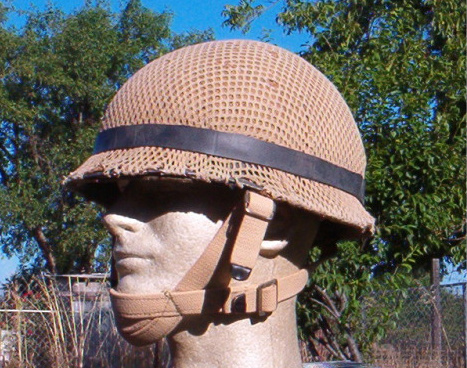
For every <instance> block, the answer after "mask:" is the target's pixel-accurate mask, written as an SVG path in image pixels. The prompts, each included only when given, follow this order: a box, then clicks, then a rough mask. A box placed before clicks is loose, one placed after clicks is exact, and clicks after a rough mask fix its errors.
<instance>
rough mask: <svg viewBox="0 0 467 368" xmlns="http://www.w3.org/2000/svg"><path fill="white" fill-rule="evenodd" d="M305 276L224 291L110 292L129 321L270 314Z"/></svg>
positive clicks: (301, 273) (296, 289)
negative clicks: (198, 315) (189, 316)
mask: <svg viewBox="0 0 467 368" xmlns="http://www.w3.org/2000/svg"><path fill="white" fill-rule="evenodd" d="M307 280H308V272H307V271H306V270H300V271H298V272H296V273H294V274H292V275H289V276H286V277H283V278H280V279H274V280H270V281H268V282H266V283H263V284H261V285H247V286H237V287H232V288H227V289H215V290H193V291H182V292H180V291H173V292H169V291H167V292H165V293H159V294H153V295H147V294H122V293H119V292H117V291H115V290H113V289H111V290H110V295H111V298H112V306H113V308H114V310H116V311H118V313H119V315H120V316H122V317H125V318H128V319H142V318H146V317H149V318H157V317H176V316H180V315H193V314H201V313H224V314H231V313H248V314H252V313H258V314H259V315H264V314H266V313H272V312H273V311H274V310H275V309H276V308H277V304H278V303H280V302H282V301H284V300H287V299H290V298H292V297H293V296H295V295H297V294H298V293H299V292H300V291H301V290H302V289H303V288H304V287H305V285H306V282H307Z"/></svg>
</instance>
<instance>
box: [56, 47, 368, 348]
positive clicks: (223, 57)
mask: <svg viewBox="0 0 467 368" xmlns="http://www.w3.org/2000/svg"><path fill="white" fill-rule="evenodd" d="M365 165H366V158H365V152H364V149H363V145H362V141H361V139H360V135H359V132H358V129H357V126H356V124H355V122H354V120H353V118H352V115H351V113H350V111H349V108H348V107H347V105H346V104H345V102H344V100H343V99H342V97H341V95H340V94H339V92H338V91H337V90H336V89H335V87H334V86H333V85H332V83H331V82H330V81H329V80H327V79H326V78H325V77H324V76H323V75H322V74H321V73H320V72H319V71H318V70H316V69H315V68H314V67H313V66H311V65H310V64H309V63H308V62H306V61H305V60H303V59H302V58H300V57H298V56H297V55H295V54H293V53H291V52H288V51H286V50H283V49H281V48H279V47H276V46H273V45H269V44H266V43H261V42H256V41H244V40H232V41H214V42H207V43H202V44H198V45H194V46H189V47H185V48H183V49H180V50H177V51H174V52H171V53H169V54H166V55H164V56H162V57H160V58H159V59H157V60H155V61H153V62H151V63H149V64H148V65H146V66H145V67H144V68H142V69H141V70H140V71H139V72H137V73H136V74H135V75H134V76H133V77H132V78H130V79H129V80H128V82H126V83H125V85H124V86H123V87H122V88H121V89H120V90H119V92H118V93H117V94H116V96H115V97H114V99H113V100H112V102H111V103H110V105H109V107H108V109H107V111H106V113H105V115H104V118H103V121H102V128H101V131H100V133H99V135H98V137H97V140H96V145H95V151H94V154H93V155H92V156H91V157H90V158H89V159H88V160H87V161H86V162H85V163H84V164H83V165H82V166H80V167H79V168H78V169H77V170H76V171H74V172H73V173H71V174H70V175H69V176H68V177H67V178H66V180H65V183H66V184H67V185H68V186H69V187H70V188H72V189H74V190H77V191H79V192H81V193H83V194H84V195H86V196H87V197H88V198H90V199H94V200H100V201H102V200H103V199H102V198H103V197H104V196H105V195H108V194H109V192H111V191H109V188H110V187H109V185H111V186H113V187H115V184H116V183H118V180H117V179H127V178H136V177H141V176H143V177H146V176H153V175H154V176H169V177H175V178H190V179H192V180H197V181H200V182H204V183H221V184H225V185H229V186H234V187H235V186H236V187H240V188H245V187H246V189H245V197H244V204H243V205H241V206H237V207H235V208H234V209H233V210H232V212H231V214H230V215H229V216H228V217H227V219H226V220H225V221H224V224H223V225H222V227H221V228H220V230H219V231H218V233H217V234H216V236H215V237H214V239H213V240H212V241H211V242H210V244H209V245H208V246H207V248H206V249H205V251H204V252H203V254H202V256H201V257H200V258H199V259H198V261H197V262H196V263H195V265H194V266H193V267H192V268H191V269H190V270H189V271H188V273H186V274H185V276H184V277H183V279H182V280H181V281H180V283H179V284H178V285H177V286H176V287H175V289H174V290H172V291H164V292H162V293H155V294H151V295H134V294H124V293H120V292H118V291H117V290H112V291H111V300H112V306H113V309H114V312H115V316H116V319H117V327H118V328H119V331H120V332H121V334H122V335H123V336H124V337H125V338H126V339H127V340H128V341H130V342H131V343H133V344H135V345H145V344H150V343H153V342H154V341H156V340H157V339H159V338H161V337H164V336H167V335H168V334H170V333H172V332H173V331H175V329H176V328H177V326H179V324H180V322H181V321H182V320H183V318H184V317H185V316H189V315H199V314H204V313H217V314H219V313H221V314H240V315H249V314H258V315H260V316H265V315H268V314H270V313H273V312H274V310H275V309H276V307H277V304H278V303H281V302H283V301H285V300H288V299H290V298H292V297H294V296H295V295H296V294H297V293H298V292H299V291H300V290H301V289H302V288H303V287H304V286H305V284H306V282H307V278H308V273H307V270H305V269H302V270H299V271H298V272H296V273H293V274H290V275H286V276H285V277H280V278H275V279H273V280H269V281H266V282H264V283H261V284H249V283H247V284H242V282H243V281H245V280H247V279H248V277H249V275H250V273H251V271H252V269H253V267H254V265H255V262H256V259H257V256H258V254H259V250H260V244H261V242H262V240H263V239H264V236H265V232H266V228H267V226H268V223H269V221H270V220H271V219H272V218H273V215H274V208H275V206H274V205H275V202H285V203H288V204H289V205H290V206H293V207H297V208H301V209H304V210H307V211H309V212H311V213H313V214H315V215H318V216H320V217H321V218H322V219H327V220H329V221H330V222H332V223H337V224H340V225H341V227H344V228H346V229H351V232H352V233H353V234H355V233H357V234H360V235H364V234H365V235H367V234H369V233H371V232H372V231H373V218H372V217H371V216H370V215H369V214H368V213H367V212H366V211H365V209H364V207H363V195H364V170H365ZM117 185H118V184H117ZM239 216H240V217H239ZM235 218H241V221H239V222H238V221H236V220H234V219H235ZM230 242H231V243H232V244H231V248H229V249H231V254H230V262H229V263H228V266H229V269H228V272H230V275H231V280H232V279H235V280H237V281H240V284H235V283H232V282H231V280H230V281H228V282H227V283H226V284H225V285H222V286H223V287H222V288H221V289H216V290H211V289H208V285H209V282H210V280H211V278H212V277H213V275H214V272H216V270H217V269H218V266H219V265H220V264H221V263H222V262H221V261H220V260H221V255H222V254H223V250H224V249H226V248H225V247H226V245H227V244H230ZM224 263H225V262H224ZM222 266H224V264H223V263H222ZM208 299H209V303H205V301H206V300H208ZM206 305H208V306H209V308H206Z"/></svg>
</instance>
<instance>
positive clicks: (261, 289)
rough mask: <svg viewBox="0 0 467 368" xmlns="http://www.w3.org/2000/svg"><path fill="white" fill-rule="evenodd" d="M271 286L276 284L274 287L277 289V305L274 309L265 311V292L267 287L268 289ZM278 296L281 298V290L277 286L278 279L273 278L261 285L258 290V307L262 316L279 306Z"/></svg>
mask: <svg viewBox="0 0 467 368" xmlns="http://www.w3.org/2000/svg"><path fill="white" fill-rule="evenodd" d="M270 286H274V289H275V299H276V300H275V303H274V304H275V305H274V309H272V310H268V311H264V310H263V292H264V290H265V289H267V288H268V287H270ZM278 298H279V291H278V287H277V279H273V280H270V281H267V282H265V283H264V284H261V285H259V286H258V289H257V291H256V309H257V311H258V315H259V316H260V317H263V316H265V315H266V314H268V313H272V312H274V311H275V310H276V308H277V303H278Z"/></svg>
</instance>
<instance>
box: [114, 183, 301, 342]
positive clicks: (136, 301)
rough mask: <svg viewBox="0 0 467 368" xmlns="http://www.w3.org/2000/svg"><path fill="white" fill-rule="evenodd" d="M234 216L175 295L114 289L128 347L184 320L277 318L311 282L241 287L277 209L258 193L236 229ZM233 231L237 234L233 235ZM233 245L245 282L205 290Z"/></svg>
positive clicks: (236, 269) (248, 199)
mask: <svg viewBox="0 0 467 368" xmlns="http://www.w3.org/2000/svg"><path fill="white" fill-rule="evenodd" d="M236 210H237V209H234V211H236ZM234 211H232V213H230V214H229V216H228V217H227V219H226V220H225V221H224V223H223V225H222V226H221V228H220V229H219V230H218V231H217V233H216V235H215V236H214V238H213V240H212V241H211V242H210V243H209V245H208V247H207V248H206V249H205V251H204V252H203V253H202V255H201V256H200V258H199V259H198V260H197V261H196V262H195V264H194V265H193V267H192V268H191V269H190V270H189V271H188V272H187V273H186V274H185V276H184V277H183V278H182V280H181V281H180V282H179V283H178V285H177V286H176V287H175V289H174V290H173V291H165V292H161V293H156V294H149V295H148V294H141V295H138V294H124V293H120V292H118V291H116V290H113V289H111V291H110V296H111V301H112V307H113V310H114V313H115V316H116V320H117V327H118V329H119V331H120V333H121V334H122V335H123V336H124V337H125V338H126V339H127V340H128V341H129V342H131V343H132V344H134V345H146V344H150V343H152V342H154V341H157V340H158V339H160V338H162V337H164V336H167V335H168V334H169V333H170V332H171V331H173V330H174V329H175V328H176V326H177V325H178V324H179V323H180V321H181V320H182V317H183V316H184V315H199V314H204V313H220V314H235V313H236V314H257V315H259V316H263V315H266V314H268V313H272V312H274V311H275V310H276V308H277V305H278V303H280V302H282V301H284V300H287V299H290V298H292V297H293V296H295V295H297V294H298V293H299V292H300V291H301V290H302V289H303V287H304V286H305V284H306V282H307V280H308V272H307V271H306V270H300V271H298V272H296V273H294V274H291V275H288V276H286V277H282V278H276V279H272V280H269V281H267V282H265V283H262V284H259V285H258V284H249V283H247V282H243V281H244V280H246V279H248V277H249V276H250V274H251V271H252V269H253V267H254V264H255V262H256V259H257V258H258V254H259V252H260V249H261V243H262V241H263V239H264V234H265V233H266V228H267V226H268V223H269V221H270V220H271V219H272V217H273V214H274V203H273V201H272V200H271V199H269V198H266V197H263V196H261V195H259V194H257V193H254V192H246V195H245V201H244V206H243V215H242V216H243V217H242V218H241V219H240V223H239V225H238V226H233V224H232V221H233V212H234ZM235 228H236V230H237V231H236V233H235V232H234V231H232V229H235ZM229 240H231V241H232V243H233V248H232V253H231V257H230V264H231V276H232V278H234V279H236V280H240V281H242V282H241V283H233V284H232V285H226V286H225V287H223V288H219V289H205V288H206V286H207V285H208V283H209V281H210V280H211V279H212V277H213V275H214V272H215V271H216V269H217V267H218V265H219V262H220V260H221V257H222V253H223V251H224V247H225V246H226V244H227V243H228V241H229Z"/></svg>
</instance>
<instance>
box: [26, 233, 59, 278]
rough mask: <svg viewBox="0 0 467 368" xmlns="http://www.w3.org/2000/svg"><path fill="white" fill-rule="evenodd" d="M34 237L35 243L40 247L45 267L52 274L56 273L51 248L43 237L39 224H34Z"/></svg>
mask: <svg viewBox="0 0 467 368" xmlns="http://www.w3.org/2000/svg"><path fill="white" fill-rule="evenodd" d="M32 233H33V236H34V239H36V241H37V244H38V245H39V248H40V249H41V251H42V253H43V254H44V257H45V259H46V261H47V268H48V270H49V271H50V272H51V273H52V274H56V273H57V264H56V262H55V257H54V255H53V253H52V248H51V247H50V244H49V242H48V241H47V238H46V237H45V234H44V232H43V231H42V228H41V226H36V227H35V228H34V229H33V230H32Z"/></svg>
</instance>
